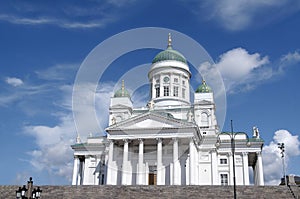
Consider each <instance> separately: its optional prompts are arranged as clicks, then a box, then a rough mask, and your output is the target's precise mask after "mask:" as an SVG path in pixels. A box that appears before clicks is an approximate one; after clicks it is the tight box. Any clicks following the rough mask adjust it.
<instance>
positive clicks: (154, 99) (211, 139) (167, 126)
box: [71, 35, 264, 185]
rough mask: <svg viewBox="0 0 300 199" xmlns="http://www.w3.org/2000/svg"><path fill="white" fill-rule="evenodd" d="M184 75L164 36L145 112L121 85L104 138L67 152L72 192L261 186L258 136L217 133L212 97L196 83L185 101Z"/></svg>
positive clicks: (150, 76) (181, 61) (186, 74)
mask: <svg viewBox="0 0 300 199" xmlns="http://www.w3.org/2000/svg"><path fill="white" fill-rule="evenodd" d="M191 75H192V74H191V72H190V70H189V66H188V62H187V60H186V59H185V57H184V56H183V55H182V54H181V53H179V52H178V51H176V50H174V49H173V48H172V44H171V37H170V35H169V41H168V47H167V49H166V50H164V51H162V52H160V53H158V54H157V55H156V56H155V57H154V59H153V61H152V64H151V67H150V70H149V73H148V79H149V84H150V96H151V97H150V100H149V102H148V104H147V105H146V106H144V107H134V106H133V103H132V101H131V98H130V93H129V92H128V91H127V90H126V88H125V85H124V81H122V86H121V88H120V89H119V90H118V91H116V92H115V93H114V96H112V97H111V102H110V107H109V126H108V127H107V128H106V132H107V134H106V136H99V137H89V138H87V141H86V142H85V143H81V142H80V140H78V141H77V143H76V144H74V145H72V146H71V147H72V149H73V150H74V169H73V180H72V185H102V184H107V185H233V183H234V176H235V180H236V184H237V185H249V184H250V182H251V183H253V184H254V185H264V178H263V164H262V157H261V150H262V146H263V140H262V139H261V138H260V135H259V132H258V129H257V128H254V129H253V136H252V137H251V138H250V137H249V136H248V135H247V134H246V133H243V132H234V133H233V132H221V131H220V129H219V127H218V123H217V118H216V115H215V111H216V110H215V108H216V107H215V102H214V95H213V91H212V89H211V88H210V87H209V86H208V85H207V84H206V82H205V80H203V81H202V84H201V85H200V86H199V87H198V88H197V89H196V90H195V92H193V93H190V92H191V89H190V78H191ZM145 78H146V77H145ZM191 95H193V96H194V97H193V102H191V100H190V96H191ZM250 177H251V179H250Z"/></svg>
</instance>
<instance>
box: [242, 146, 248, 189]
mask: <svg viewBox="0 0 300 199" xmlns="http://www.w3.org/2000/svg"><path fill="white" fill-rule="evenodd" d="M243 173H244V185H249V167H248V153H247V152H243Z"/></svg>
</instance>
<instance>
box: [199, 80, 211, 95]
mask: <svg viewBox="0 0 300 199" xmlns="http://www.w3.org/2000/svg"><path fill="white" fill-rule="evenodd" d="M211 92H212V90H211V88H210V87H209V86H207V84H206V82H205V80H202V84H201V85H200V86H199V87H198V88H197V90H196V93H211Z"/></svg>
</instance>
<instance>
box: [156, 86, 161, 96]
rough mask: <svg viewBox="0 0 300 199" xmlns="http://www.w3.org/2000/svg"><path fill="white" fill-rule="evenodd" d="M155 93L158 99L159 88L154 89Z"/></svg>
mask: <svg viewBox="0 0 300 199" xmlns="http://www.w3.org/2000/svg"><path fill="white" fill-rule="evenodd" d="M155 92H156V93H155V94H156V95H155V97H159V92H160V89H159V87H156V88H155Z"/></svg>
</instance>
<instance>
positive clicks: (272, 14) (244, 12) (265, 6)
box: [185, 0, 300, 31]
mask: <svg viewBox="0 0 300 199" xmlns="http://www.w3.org/2000/svg"><path fill="white" fill-rule="evenodd" d="M185 3H186V1H185ZM186 5H187V6H190V5H193V7H190V9H192V10H193V11H194V13H195V14H196V15H200V16H201V18H202V19H203V18H204V19H207V20H215V21H217V22H218V23H219V24H220V25H221V26H222V27H224V28H225V29H227V30H230V31H239V30H244V29H246V28H249V27H251V26H257V25H260V24H266V23H270V22H272V21H274V20H278V19H280V18H284V17H287V16H289V15H291V14H293V13H295V12H297V11H299V10H300V2H299V1H294V0H282V1H278V0H251V1H248V0H223V1H210V0H206V1H195V0H190V1H188V3H187V4H186Z"/></svg>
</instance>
